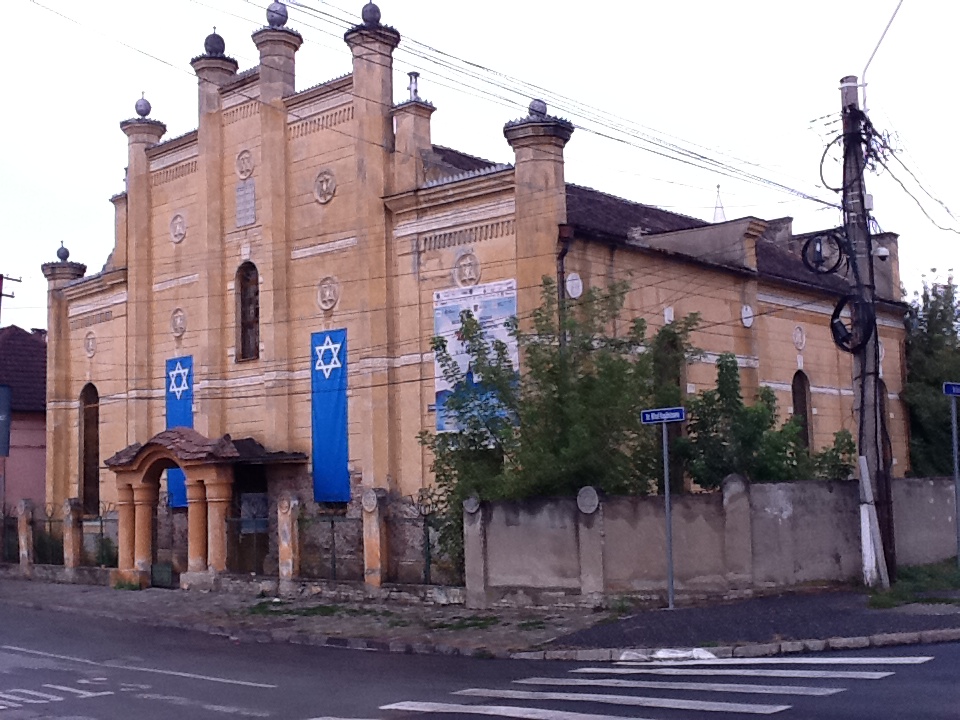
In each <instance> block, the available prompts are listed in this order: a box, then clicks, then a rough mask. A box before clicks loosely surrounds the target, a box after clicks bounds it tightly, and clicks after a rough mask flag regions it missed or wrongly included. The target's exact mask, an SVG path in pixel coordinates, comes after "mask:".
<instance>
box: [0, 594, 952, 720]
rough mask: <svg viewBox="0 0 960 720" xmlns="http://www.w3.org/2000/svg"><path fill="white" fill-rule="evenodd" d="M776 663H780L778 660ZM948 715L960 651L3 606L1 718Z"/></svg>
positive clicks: (563, 719)
mask: <svg viewBox="0 0 960 720" xmlns="http://www.w3.org/2000/svg"><path fill="white" fill-rule="evenodd" d="M785 661H788V662H785ZM758 715H772V716H775V717H776V718H783V720H800V719H801V718H803V719H804V720H806V719H807V718H825V719H831V720H833V719H836V720H839V719H841V718H850V719H852V718H864V719H866V718H870V719H871V720H873V719H875V718H911V720H912V719H922V720H940V719H942V720H947V719H949V720H957V718H960V645H958V644H950V645H935V646H910V647H902V648H890V649H884V650H876V649H873V650H869V651H859V652H852V653H830V654H819V655H809V656H796V657H790V658H779V659H778V658H762V659H757V660H755V661H738V662H736V663H733V662H730V661H724V662H714V663H708V664H697V665H691V664H689V663H683V664H680V663H677V664H667V663H663V664H658V665H656V666H651V665H650V664H649V663H647V664H643V665H624V664H620V665H611V664H601V663H556V662H518V661H499V660H475V659H468V658H460V657H449V658H448V657H439V656H407V655H395V654H389V653H375V652H362V651H354V650H337V649H324V648H314V647H306V646H296V645H276V644H263V645H252V644H242V643H237V642H232V641H230V640H227V639H224V638H215V637H210V636H207V635H203V634H199V633H191V632H184V631H172V630H163V629H156V628H146V627H141V626H137V625H133V624H129V623H120V622H114V621H107V620H99V619H91V618H87V617H84V616H80V615H68V614H58V613H53V612H50V611H42V610H28V609H23V608H17V607H12V606H9V605H5V604H2V603H0V720H21V719H25V718H30V719H31V720H37V719H40V718H51V719H53V718H56V719H57V720H94V719H95V720H118V719H120V718H123V719H124V720H126V719H128V718H137V719H138V720H140V719H143V720H151V719H153V718H157V719H158V720H159V719H162V720H169V719H170V718H174V719H175V720H191V719H193V718H231V717H232V718H278V719H281V720H313V719H314V718H386V719H388V720H389V719H393V720H401V719H409V718H421V719H422V720H429V719H430V718H438V719H440V718H453V717H479V716H494V717H515V718H530V719H532V720H600V719H603V718H613V717H617V718H621V717H622V718H647V719H649V720H712V719H713V718H716V719H717V720H729V718H733V717H736V718H749V717H754V716H758Z"/></svg>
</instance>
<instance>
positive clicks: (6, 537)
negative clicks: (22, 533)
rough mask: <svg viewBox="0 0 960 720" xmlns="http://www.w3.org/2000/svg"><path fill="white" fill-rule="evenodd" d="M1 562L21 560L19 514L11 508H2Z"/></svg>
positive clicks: (0, 524) (0, 510)
mask: <svg viewBox="0 0 960 720" xmlns="http://www.w3.org/2000/svg"><path fill="white" fill-rule="evenodd" d="M0 562H5V563H18V562H20V538H19V537H18V533H17V516H16V514H15V513H14V512H13V511H12V510H11V509H10V508H0Z"/></svg>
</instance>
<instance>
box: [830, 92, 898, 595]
mask: <svg viewBox="0 0 960 720" xmlns="http://www.w3.org/2000/svg"><path fill="white" fill-rule="evenodd" d="M840 99H841V104H842V111H843V158H844V159H843V224H844V228H845V229H846V236H847V242H848V243H849V250H850V263H851V267H852V269H853V275H854V282H855V284H856V287H855V289H854V291H853V295H854V301H853V302H852V303H851V307H850V310H851V313H852V315H853V327H854V328H855V331H857V332H859V333H861V337H865V338H866V342H865V343H863V344H862V346H861V347H859V348H858V349H857V350H856V352H855V353H854V371H853V381H854V382H853V385H854V390H853V394H854V412H855V413H856V415H857V425H858V434H857V449H858V453H859V455H860V457H862V458H864V459H865V461H866V462H861V463H860V467H861V474H863V470H862V469H863V468H864V467H866V469H867V473H868V475H869V478H861V481H866V482H867V483H869V485H870V486H871V487H870V488H869V489H870V490H871V491H872V490H874V489H875V492H869V493H865V495H866V497H867V498H870V496H872V497H873V498H875V502H876V514H877V521H878V524H879V531H880V532H879V534H880V538H881V540H882V546H883V558H884V560H885V564H886V570H887V574H888V575H889V578H890V580H893V579H894V578H895V574H896V554H895V549H894V536H893V507H892V503H891V491H890V468H889V467H886V461H885V459H884V457H883V452H882V447H883V428H884V418H881V417H880V410H881V408H882V407H883V405H882V403H881V402H880V397H879V378H880V346H879V338H878V330H877V322H876V317H877V316H876V296H875V291H876V286H875V282H874V269H873V243H872V241H871V238H870V227H869V224H868V212H869V210H870V208H868V207H867V206H866V205H867V204H866V198H867V195H866V189H865V186H864V179H863V174H864V152H865V149H864V140H865V138H864V134H865V133H864V130H865V128H866V127H867V123H866V122H865V120H866V118H865V115H864V114H863V112H862V111H861V109H860V99H859V85H858V83H857V78H856V76H853V75H848V76H847V77H845V78H843V79H842V80H841V81H840Z"/></svg>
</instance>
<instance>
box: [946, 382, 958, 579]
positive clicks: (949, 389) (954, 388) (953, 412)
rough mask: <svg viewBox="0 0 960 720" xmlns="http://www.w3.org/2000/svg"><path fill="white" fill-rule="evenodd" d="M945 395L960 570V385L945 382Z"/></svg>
mask: <svg viewBox="0 0 960 720" xmlns="http://www.w3.org/2000/svg"><path fill="white" fill-rule="evenodd" d="M943 394H944V395H948V396H949V397H950V421H951V422H950V426H951V428H952V430H953V432H952V433H951V434H950V440H951V441H952V443H953V517H954V520H955V521H956V524H957V568H958V569H960V460H958V455H957V396H958V395H960V383H955V382H945V383H944V384H943Z"/></svg>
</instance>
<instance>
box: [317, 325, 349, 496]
mask: <svg viewBox="0 0 960 720" xmlns="http://www.w3.org/2000/svg"><path fill="white" fill-rule="evenodd" d="M310 358H311V362H310V367H311V368H312V370H311V371H310V417H311V425H312V427H313V458H312V459H313V499H314V501H316V502H349V500H350V471H349V470H348V468H347V464H348V462H349V460H350V454H349V449H348V446H347V331H346V329H345V328H344V329H340V330H328V331H325V332H317V333H313V334H312V335H311V336H310Z"/></svg>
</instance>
